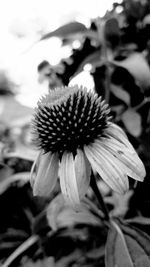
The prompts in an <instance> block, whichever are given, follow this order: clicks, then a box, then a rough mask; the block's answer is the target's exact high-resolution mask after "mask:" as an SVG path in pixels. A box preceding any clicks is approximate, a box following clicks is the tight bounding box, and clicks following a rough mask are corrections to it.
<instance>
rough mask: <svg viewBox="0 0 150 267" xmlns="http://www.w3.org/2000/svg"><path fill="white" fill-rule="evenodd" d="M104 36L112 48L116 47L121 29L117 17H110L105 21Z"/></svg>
mask: <svg viewBox="0 0 150 267" xmlns="http://www.w3.org/2000/svg"><path fill="white" fill-rule="evenodd" d="M104 36H105V39H106V41H107V42H109V44H110V46H111V47H112V48H115V47H116V46H117V45H118V44H119V40H120V29H119V23H118V20H117V19H116V18H110V19H108V20H107V21H106V22H105V27H104Z"/></svg>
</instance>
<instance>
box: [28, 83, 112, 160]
mask: <svg viewBox="0 0 150 267" xmlns="http://www.w3.org/2000/svg"><path fill="white" fill-rule="evenodd" d="M69 89H70V94H66V97H64V99H63V101H55V102H54V104H53V105H52V104H51V103H50V104H48V98H49V96H46V97H45V98H43V99H42V101H41V103H38V108H37V112H36V114H35V117H34V121H33V122H34V132H35V134H36V143H37V144H38V146H39V147H40V148H42V149H43V150H44V151H45V152H52V153H55V152H58V153H59V154H60V155H62V154H63V152H64V151H70V152H72V153H73V154H75V153H76V150H77V149H78V148H80V149H82V148H83V146H84V145H88V144H90V143H92V142H93V141H94V140H95V139H97V138H98V137H101V136H104V132H105V129H106V127H107V124H108V121H109V119H110V117H109V115H108V114H109V109H108V105H106V104H105V102H104V101H101V98H100V97H98V96H97V95H95V94H93V93H92V92H87V91H86V90H82V89H78V90H73V92H72V93H71V88H69Z"/></svg>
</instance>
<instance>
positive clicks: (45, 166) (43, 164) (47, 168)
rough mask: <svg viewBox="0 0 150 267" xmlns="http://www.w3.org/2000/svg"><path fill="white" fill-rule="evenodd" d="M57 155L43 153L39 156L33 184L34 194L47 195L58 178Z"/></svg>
mask: <svg viewBox="0 0 150 267" xmlns="http://www.w3.org/2000/svg"><path fill="white" fill-rule="evenodd" d="M58 164H59V160H58V155H57V154H50V153H47V154H44V155H42V156H41V160H40V163H39V167H38V171H37V176H36V179H35V183H34V186H33V194H34V195H35V196H49V195H50V193H51V191H52V190H53V188H54V186H55V185H56V181H57V178H58Z"/></svg>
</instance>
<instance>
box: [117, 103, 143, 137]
mask: <svg viewBox="0 0 150 267" xmlns="http://www.w3.org/2000/svg"><path fill="white" fill-rule="evenodd" d="M122 121H123V123H124V125H125V127H126V129H127V131H128V132H129V133H130V134H131V135H133V136H134V137H138V136H140V135H141V133H142V120H141V116H140V114H139V113H137V112H136V111H135V110H133V109H131V108H129V109H128V110H126V111H125V112H124V113H123V114H122Z"/></svg>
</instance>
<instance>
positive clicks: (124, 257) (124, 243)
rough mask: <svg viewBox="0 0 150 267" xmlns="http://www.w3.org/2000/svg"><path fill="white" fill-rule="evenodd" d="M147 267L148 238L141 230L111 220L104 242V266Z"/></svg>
mask: <svg viewBox="0 0 150 267" xmlns="http://www.w3.org/2000/svg"><path fill="white" fill-rule="evenodd" d="M114 266H118V267H119V266H121V267H143V266H144V267H149V266H150V238H149V236H147V235H146V234H145V233H143V232H142V231H140V230H138V229H136V228H133V227H131V226H130V225H125V224H123V223H119V225H118V224H117V223H116V222H112V225H111V227H110V230H109V233H108V238H107V244H106V267H114Z"/></svg>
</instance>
